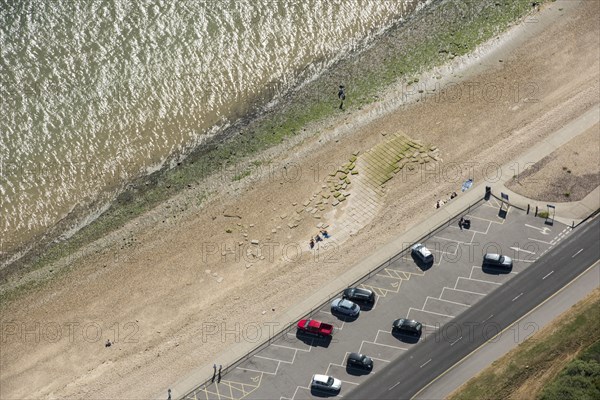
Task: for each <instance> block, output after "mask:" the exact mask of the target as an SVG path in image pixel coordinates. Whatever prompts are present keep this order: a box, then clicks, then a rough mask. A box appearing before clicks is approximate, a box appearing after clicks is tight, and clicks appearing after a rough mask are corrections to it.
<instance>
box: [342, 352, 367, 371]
mask: <svg viewBox="0 0 600 400" xmlns="http://www.w3.org/2000/svg"><path fill="white" fill-rule="evenodd" d="M347 365H348V366H349V367H355V368H361V369H367V370H372V369H373V359H372V358H371V357H367V356H365V355H364V354H360V353H350V355H349V356H348V362H347Z"/></svg>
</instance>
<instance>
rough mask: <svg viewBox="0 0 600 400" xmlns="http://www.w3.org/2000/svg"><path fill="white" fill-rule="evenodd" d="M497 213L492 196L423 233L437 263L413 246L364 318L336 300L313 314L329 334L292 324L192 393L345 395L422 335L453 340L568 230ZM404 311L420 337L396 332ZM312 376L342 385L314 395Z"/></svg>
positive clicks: (387, 275)
mask: <svg viewBox="0 0 600 400" xmlns="http://www.w3.org/2000/svg"><path fill="white" fill-rule="evenodd" d="M505 208H506V207H505ZM499 211H500V204H499V203H498V202H497V201H496V200H494V199H492V200H491V201H489V202H484V203H481V205H480V206H478V207H477V208H475V209H471V210H470V212H469V213H467V214H464V215H459V216H457V217H456V220H455V221H453V222H452V224H450V225H449V226H447V227H446V228H444V229H442V230H439V231H437V232H435V233H433V234H432V235H431V236H430V237H428V238H427V239H424V240H423V241H422V243H423V244H424V245H425V246H427V248H429V250H431V252H432V253H433V255H434V262H433V264H432V265H422V264H421V263H420V262H418V261H416V259H413V257H412V256H411V254H410V251H407V252H404V253H402V254H399V255H398V256H397V257H395V258H394V259H393V260H392V262H390V263H389V264H388V265H386V266H382V268H380V269H379V270H378V271H377V273H376V274H374V275H372V276H371V277H370V278H368V279H366V280H364V281H363V282H362V284H360V285H359V286H360V287H363V288H367V289H371V290H373V291H374V292H375V293H376V294H377V298H376V301H375V303H374V304H373V305H372V306H371V307H363V305H362V304H361V312H360V315H359V317H358V318H354V319H351V318H344V317H340V316H336V315H332V314H331V312H330V302H328V303H326V304H324V305H323V307H322V308H321V309H320V310H319V311H317V312H316V313H315V314H313V315H311V316H310V318H313V319H317V320H321V321H323V322H326V323H330V324H332V325H334V327H335V329H334V333H333V337H332V338H316V337H313V336H310V335H306V334H303V333H300V332H298V331H297V330H296V329H295V328H293V329H291V330H290V331H288V332H286V333H285V334H283V335H282V336H280V337H279V338H277V339H276V340H275V341H273V342H272V343H271V344H270V345H268V346H267V347H265V348H264V349H262V350H260V351H258V352H257V353H255V354H254V355H252V356H251V357H249V358H248V359H246V360H244V361H242V362H241V363H239V364H238V365H237V366H236V367H235V368H234V369H233V370H231V371H230V372H228V373H227V374H226V375H224V376H223V377H222V379H221V380H220V381H219V382H215V383H212V384H209V385H207V386H203V387H200V388H199V389H197V390H196V391H194V392H193V393H192V394H190V395H188V396H187V398H191V399H194V398H196V399H225V398H226V399H241V398H245V399H306V398H316V397H335V396H339V397H343V396H344V395H347V394H348V393H349V392H350V391H352V390H353V389H355V388H356V387H358V385H360V384H361V383H362V382H364V381H365V380H366V379H367V378H368V377H369V376H370V374H377V372H378V371H379V370H381V369H382V368H383V367H385V366H386V365H387V364H388V363H390V362H391V361H392V360H395V359H398V358H399V357H402V356H403V354H404V353H405V352H406V351H407V350H408V349H410V348H411V347H413V346H415V345H416V344H417V343H418V342H419V341H423V340H450V339H452V338H451V337H445V335H442V334H441V333H442V332H443V330H440V327H442V326H443V325H444V324H445V323H447V322H449V321H451V320H452V319H453V318H454V317H455V316H457V315H459V314H461V313H462V312H464V311H465V310H467V309H468V308H469V307H471V306H472V305H473V304H475V303H477V302H478V301H480V300H481V299H483V298H484V297H485V296H486V295H487V294H489V293H491V292H492V291H493V290H495V289H497V288H498V287H500V286H501V285H503V284H505V283H506V282H507V281H509V280H510V279H511V278H512V277H514V276H516V275H517V274H519V273H520V272H522V271H524V270H525V269H526V268H527V267H528V266H529V265H530V264H531V263H533V262H534V261H535V260H537V259H538V258H539V257H540V256H541V255H542V254H544V253H545V252H547V251H548V250H549V249H550V248H551V247H553V246H554V245H555V244H557V243H558V242H559V241H560V240H561V239H562V238H564V237H565V236H566V235H568V234H569V232H570V231H571V229H570V227H567V226H565V225H562V224H560V223H558V222H554V224H553V225H547V224H545V221H544V219H541V218H536V217H534V216H533V215H526V214H525V213H524V212H522V211H519V210H517V209H514V208H511V209H509V210H508V212H506V215H505V217H504V218H503V217H502V216H501V215H502V213H500V212H499ZM460 217H464V218H466V219H469V220H470V221H471V225H470V228H469V229H461V228H460V227H459V225H458V220H459V219H460ZM407 245H409V244H408V243H407ZM485 253H499V254H503V255H507V256H509V257H511V258H512V259H513V268H512V270H502V269H497V268H488V267H485V266H482V259H483V255H484V254H485ZM340 297H341V293H340ZM406 317H407V318H409V319H414V320H417V321H419V322H421V323H422V324H423V334H422V335H421V337H420V338H415V337H412V336H404V335H397V334H392V330H391V328H392V322H393V321H394V320H395V319H397V318H406ZM351 352H359V353H363V354H365V355H368V356H370V357H371V358H373V360H374V366H373V370H372V372H370V373H368V372H366V371H361V370H358V369H351V368H347V367H346V360H347V357H348V355H349V354H350V353H351ZM407 361H408V362H410V361H409V360H407ZM415 367H417V368H418V367H419V366H415ZM313 374H325V375H330V376H333V377H335V378H337V379H340V380H341V381H342V388H341V391H340V392H339V393H325V392H318V391H314V390H312V391H311V389H310V381H311V377H312V375H313Z"/></svg>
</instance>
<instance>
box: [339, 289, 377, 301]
mask: <svg viewBox="0 0 600 400" xmlns="http://www.w3.org/2000/svg"><path fill="white" fill-rule="evenodd" d="M342 298H343V299H347V300H350V301H360V302H363V303H373V302H374V301H375V293H374V292H373V291H372V290H369V289H363V288H357V287H351V288H348V289H346V290H344V293H343V294H342Z"/></svg>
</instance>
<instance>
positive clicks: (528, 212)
mask: <svg viewBox="0 0 600 400" xmlns="http://www.w3.org/2000/svg"><path fill="white" fill-rule="evenodd" d="M529 207H530V205H529V204H527V215H529Z"/></svg>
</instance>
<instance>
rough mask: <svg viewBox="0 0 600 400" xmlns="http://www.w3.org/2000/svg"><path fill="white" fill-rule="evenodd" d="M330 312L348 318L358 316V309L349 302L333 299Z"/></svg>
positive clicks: (354, 304)
mask: <svg viewBox="0 0 600 400" xmlns="http://www.w3.org/2000/svg"><path fill="white" fill-rule="evenodd" d="M331 312H332V313H339V314H343V315H347V316H349V317H358V314H360V307H359V306H358V304H356V303H353V302H351V301H350V300H346V299H335V300H334V301H333V302H331Z"/></svg>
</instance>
